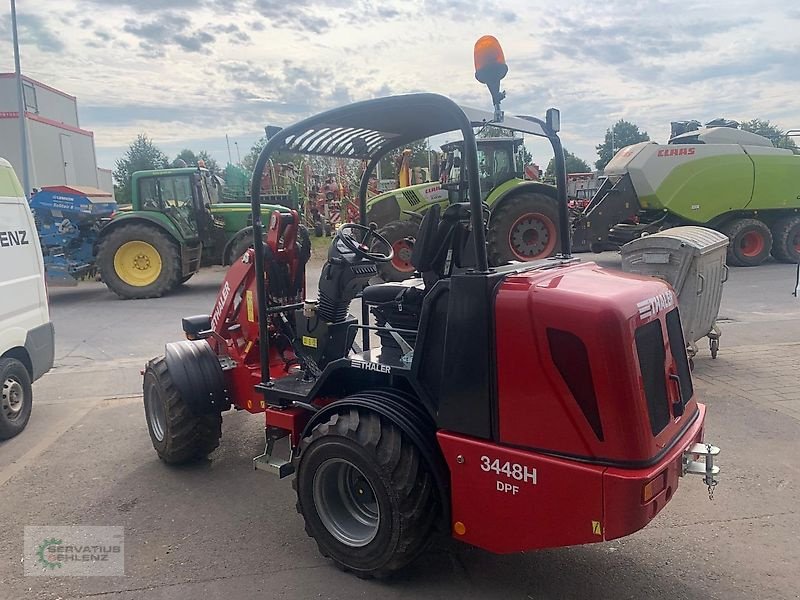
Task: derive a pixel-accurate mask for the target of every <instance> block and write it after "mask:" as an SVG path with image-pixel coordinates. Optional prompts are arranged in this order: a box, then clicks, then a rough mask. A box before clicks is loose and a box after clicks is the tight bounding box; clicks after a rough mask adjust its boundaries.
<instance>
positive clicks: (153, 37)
mask: <svg viewBox="0 0 800 600" xmlns="http://www.w3.org/2000/svg"><path fill="white" fill-rule="evenodd" d="M234 27H235V26H234ZM122 29H123V31H125V32H127V33H129V34H131V35H133V36H136V37H137V38H139V48H140V49H141V50H142V53H143V54H144V55H145V56H147V57H152V58H159V57H162V56H164V54H165V50H164V48H165V47H167V46H177V47H179V48H181V49H183V50H185V51H186V52H202V53H209V52H210V48H209V46H210V45H211V44H212V43H213V42H214V41H215V40H216V36H214V35H213V34H211V33H209V32H208V31H204V30H201V29H192V22H191V21H190V20H189V19H188V18H187V17H185V16H182V15H180V14H177V13H174V12H166V13H162V14H161V15H160V16H158V17H156V18H155V19H152V20H150V21H142V20H135V19H127V20H126V21H125V24H124V26H123V27H122ZM236 30H237V31H238V28H236ZM176 32H180V33H176Z"/></svg>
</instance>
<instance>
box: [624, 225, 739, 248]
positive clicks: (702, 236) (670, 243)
mask: <svg viewBox="0 0 800 600" xmlns="http://www.w3.org/2000/svg"><path fill="white" fill-rule="evenodd" d="M727 245H728V236H726V235H725V234H724V233H720V232H719V231H715V230H714V229H709V228H708V227H698V226H696V225H686V226H682V227H671V228H670V229H665V230H664V231H659V232H658V233H652V234H650V235H647V236H644V237H640V238H638V239H635V240H633V241H630V242H628V243H627V244H625V246H624V247H623V248H624V251H626V252H631V251H636V250H644V249H653V248H672V249H674V248H678V247H681V246H684V247H689V248H694V249H695V250H697V253H698V254H705V253H706V252H711V251H713V250H716V249H718V248H724V247H726V246H727Z"/></svg>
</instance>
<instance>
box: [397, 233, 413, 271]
mask: <svg viewBox="0 0 800 600" xmlns="http://www.w3.org/2000/svg"><path fill="white" fill-rule="evenodd" d="M392 250H394V256H393V257H392V266H393V267H394V268H395V269H397V270H398V271H400V272H401V273H411V272H412V271H413V270H414V265H412V264H411V251H412V250H413V246H412V245H411V244H409V243H408V242H407V241H406V240H397V241H396V242H395V243H394V244H392Z"/></svg>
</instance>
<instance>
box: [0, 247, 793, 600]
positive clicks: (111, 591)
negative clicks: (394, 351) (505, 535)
mask: <svg viewBox="0 0 800 600" xmlns="http://www.w3.org/2000/svg"><path fill="white" fill-rule="evenodd" d="M600 259H601V260H602V261H604V262H608V263H610V264H613V263H614V261H615V257H614V256H613V255H603V256H601V257H600ZM221 277H222V271H221V270H219V269H212V270H208V271H205V272H203V273H202V274H200V275H199V276H197V277H196V278H195V279H193V280H192V281H191V282H190V283H189V284H188V285H187V286H185V289H183V290H181V292H180V293H178V294H175V295H173V296H170V297H167V298H162V299H158V300H147V301H129V302H122V301H118V300H116V299H115V298H114V297H113V296H112V295H111V294H110V293H108V292H106V291H105V290H104V288H102V286H100V285H99V284H84V285H81V286H80V287H78V288H75V289H70V290H54V291H53V299H52V312H53V318H54V320H55V323H56V328H57V332H58V352H57V367H56V369H54V370H53V371H52V372H51V373H50V374H49V375H47V376H46V377H45V378H43V379H42V380H41V381H40V382H38V383H37V384H36V404H35V407H34V413H33V417H32V420H31V423H30V425H29V427H28V429H27V430H26V431H25V432H24V434H23V435H21V436H19V437H18V438H16V439H14V440H11V441H9V442H6V443H4V444H2V445H0V459H1V460H0V506H2V510H3V515H4V517H5V518H3V519H1V520H0V539H2V540H3V542H4V543H3V544H2V546H1V547H0V598H1V599H3V600H5V599H6V598H8V599H13V600H17V599H23V598H47V599H51V598H53V599H55V598H101V599H106V598H109V599H111V598H113V599H115V600H116V599H128V598H130V599H141V598H144V599H162V598H163V599H167V598H169V599H176V598H187V599H188V598H192V599H194V598H198V597H201V598H203V599H204V600H212V599H215V598H220V599H222V598H225V599H232V598H237V599H238V598H291V599H307V598H347V599H353V598H376V597H381V598H398V599H399V598H414V599H429V598H430V599H432V598H498V599H504V600H505V599H521V600H527V599H537V600H538V599H552V600H556V599H568V598H574V599H587V598H603V599H605V598H608V599H622V598H630V599H636V600H640V599H644V598H669V599H683V598H693V599H695V598H696V599H698V600H706V599H714V598H718V599H725V600H730V599H742V600H744V599H747V600H750V599H754V598H758V599H785V598H798V597H800V585H798V581H799V580H798V565H800V544H798V543H797V541H798V539H800V513H798V509H797V498H798V496H800V459H799V458H798V457H800V386H798V384H797V375H796V373H797V369H798V367H800V302H799V301H797V300H795V299H793V298H791V296H789V292H790V289H791V283H792V281H793V272H792V271H791V267H786V266H782V265H767V266H764V267H760V268H758V269H738V270H736V269H735V270H733V272H732V277H731V281H730V282H729V284H727V286H728V287H727V289H726V292H725V298H724V302H723V311H722V316H723V317H726V318H727V319H728V320H729V321H728V322H725V323H723V325H722V328H723V338H722V347H721V350H720V354H719V358H718V359H717V360H713V361H712V360H711V359H710V357H709V356H708V351H707V349H705V348H704V347H703V349H702V350H701V353H700V355H699V356H698V357H697V358H696V359H695V363H696V369H695V385H696V387H697V391H698V393H699V395H700V397H701V398H702V400H703V401H704V402H706V403H707V404H708V407H709V416H708V421H707V422H708V425H707V438H708V439H709V440H711V441H713V442H715V443H717V444H718V445H720V446H721V447H722V450H723V453H722V455H721V456H720V463H721V466H722V468H723V478H722V481H721V483H720V485H719V486H718V487H717V490H716V495H715V499H714V501H713V502H709V500H708V498H707V493H706V490H705V488H704V487H703V485H702V483H701V482H700V481H699V479H697V480H686V481H683V482H682V485H681V489H680V491H679V493H678V494H676V497H675V498H674V500H673V501H672V502H671V503H670V505H669V506H668V507H667V509H665V511H664V512H663V513H662V514H661V515H660V516H659V517H658V518H657V519H656V520H655V521H654V522H653V523H652V524H651V525H650V526H649V527H647V528H646V529H644V530H643V531H641V532H639V533H637V534H635V535H633V536H631V537H629V538H625V539H623V540H619V541H614V542H609V543H604V544H595V545H591V546H583V547H576V548H565V549H558V550H548V551H542V552H531V553H525V554H516V555H509V556H495V555H491V554H488V553H486V552H483V551H480V550H476V549H473V548H470V547H467V546H464V545H462V544H459V543H457V542H455V541H451V540H447V539H441V540H437V541H436V543H435V544H434V545H433V546H432V548H431V549H430V550H428V551H427V552H426V553H425V554H424V555H423V557H422V558H421V560H419V561H418V562H417V563H416V564H415V565H413V566H412V567H411V568H410V569H408V570H407V571H405V572H404V573H403V574H402V575H400V576H398V577H396V578H394V579H392V580H390V581H387V582H374V581H372V582H371V581H361V580H359V579H357V578H355V577H352V576H349V575H346V574H343V573H340V572H339V571H337V570H336V569H334V568H333V567H331V566H330V565H329V564H328V563H327V562H326V561H325V560H324V559H323V558H322V557H321V556H320V555H319V554H318V553H317V551H316V547H315V545H314V543H313V542H312V541H311V540H310V539H309V538H307V537H306V536H305V533H304V532H303V526H302V522H301V519H300V518H299V516H298V515H297V514H296V513H295V510H294V495H293V492H292V489H291V486H290V485H289V483H288V482H286V481H278V480H277V479H274V478H272V477H271V476H269V475H267V474H265V473H262V472H255V471H253V470H252V467H251V459H252V457H253V456H254V455H256V454H259V453H260V452H261V450H262V446H261V444H262V439H263V438H262V425H261V424H262V422H261V421H260V420H259V419H258V418H256V417H249V416H248V415H246V414H230V415H226V416H225V419H224V423H223V440H222V445H221V447H220V449H219V450H217V451H216V452H215V453H214V454H213V455H212V458H211V460H210V461H208V462H205V463H202V464H197V465H193V466H190V467H185V468H169V467H167V466H165V465H163V464H161V463H160V462H159V461H158V460H157V458H156V455H155V453H154V452H153V450H152V447H151V445H150V440H149V438H148V435H147V429H146V425H145V422H144V414H143V409H142V404H141V377H140V375H139V369H140V368H141V367H142V365H143V362H144V360H145V359H146V358H148V357H150V356H153V355H155V354H157V353H159V351H160V349H161V348H162V346H163V344H164V342H166V341H169V340H174V339H178V338H179V337H180V332H179V328H180V324H179V318H180V316H182V315H187V314H194V313H201V312H208V310H209V307H210V306H211V303H212V301H213V297H214V295H215V293H216V289H217V286H218V285H219V282H220V280H221ZM790 280H791V281H790ZM60 524H93V525H117V526H122V527H124V528H125V543H126V547H125V555H126V561H125V573H126V575H125V577H115V578H100V577H93V578H57V577H46V578H45V577H36V578H34V577H24V576H23V574H22V565H21V563H20V557H21V549H22V528H23V526H25V525H60Z"/></svg>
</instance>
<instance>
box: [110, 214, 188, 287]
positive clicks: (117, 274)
mask: <svg viewBox="0 0 800 600" xmlns="http://www.w3.org/2000/svg"><path fill="white" fill-rule="evenodd" d="M97 264H98V266H99V267H100V273H101V275H102V277H103V281H104V282H105V284H106V285H107V286H108V289H110V290H111V291H112V292H114V293H115V294H116V295H117V296H119V297H120V298H122V299H131V298H158V297H159V296H162V295H164V294H165V293H166V292H168V291H170V290H172V289H173V288H175V286H177V285H178V283H179V282H180V279H181V276H182V274H181V258H180V251H179V249H178V247H177V245H176V244H174V243H173V242H172V240H171V239H170V237H169V236H167V234H166V233H163V232H161V231H159V230H158V229H156V228H155V227H152V226H150V225H144V224H142V223H133V224H131V225H123V226H120V227H118V228H117V229H115V230H113V231H112V232H111V233H109V234H108V235H106V236H105V238H104V239H103V241H102V242H100V249H99V250H98V252H97Z"/></svg>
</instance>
